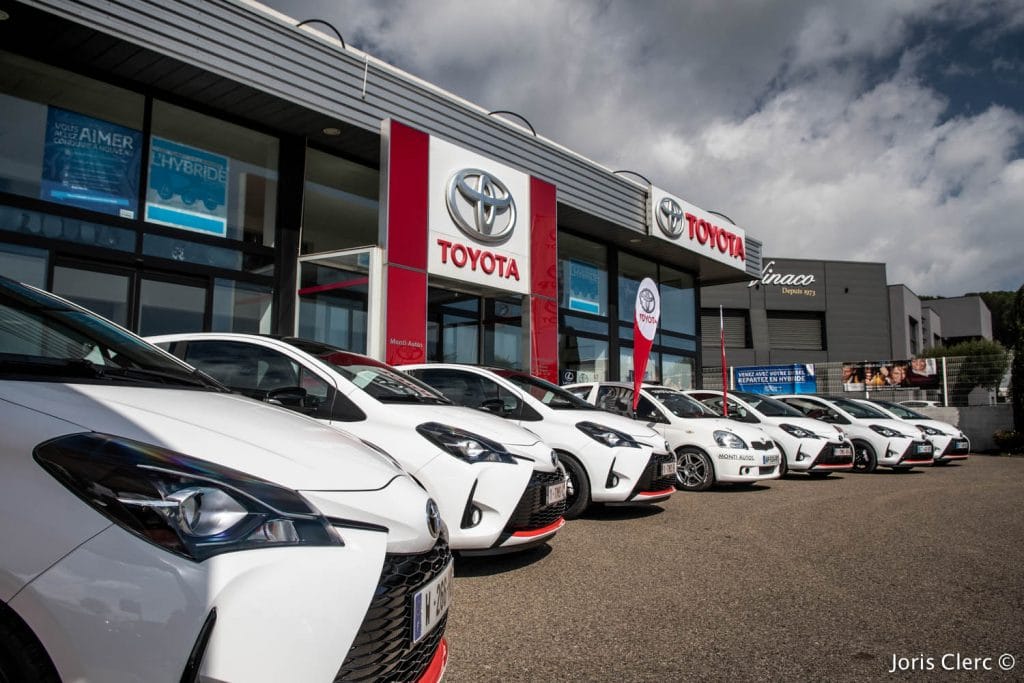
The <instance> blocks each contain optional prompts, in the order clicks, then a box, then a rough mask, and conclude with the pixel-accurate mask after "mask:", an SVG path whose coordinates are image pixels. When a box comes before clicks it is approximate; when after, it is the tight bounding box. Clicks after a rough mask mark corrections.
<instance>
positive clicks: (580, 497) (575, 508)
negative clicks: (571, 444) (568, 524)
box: [558, 453, 590, 519]
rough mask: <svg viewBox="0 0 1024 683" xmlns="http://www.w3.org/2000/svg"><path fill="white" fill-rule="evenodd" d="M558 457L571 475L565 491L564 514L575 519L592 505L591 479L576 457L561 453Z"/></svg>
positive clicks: (567, 517)
mask: <svg viewBox="0 0 1024 683" xmlns="http://www.w3.org/2000/svg"><path fill="white" fill-rule="evenodd" d="M558 459H559V461H560V462H561V463H562V466H563V467H564V468H565V473H566V474H567V475H568V476H569V482H568V485H567V486H566V492H565V512H563V513H562V516H563V517H565V518H566V519H575V518H577V517H579V516H580V515H582V514H583V513H584V512H586V510H587V508H588V507H590V479H589V478H588V477H587V471H586V470H585V469H584V468H583V465H581V464H580V463H579V461H578V460H576V458H573V457H572V456H568V455H565V454H564V453H559V454H558Z"/></svg>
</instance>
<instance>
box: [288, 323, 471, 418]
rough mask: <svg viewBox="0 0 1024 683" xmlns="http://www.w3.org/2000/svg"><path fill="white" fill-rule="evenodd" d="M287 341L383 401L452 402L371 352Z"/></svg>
mask: <svg viewBox="0 0 1024 683" xmlns="http://www.w3.org/2000/svg"><path fill="white" fill-rule="evenodd" d="M285 341H287V342H288V343H289V344H291V345H292V346H294V347H296V348H298V349H300V350H302V351H305V352H306V353H308V354H310V355H311V356H316V357H317V358H318V359H319V360H321V361H322V362H324V363H326V364H327V365H330V366H331V368H332V369H334V371H335V372H337V373H338V374H339V375H341V376H342V377H345V378H346V379H348V380H349V381H351V382H352V383H353V384H355V385H356V386H357V387H359V388H360V389H362V390H363V391H365V392H366V393H367V394H369V395H370V396H372V397H373V398H375V399H377V400H378V401H380V402H381V403H435V404H449V403H451V401H449V400H448V399H446V398H445V397H444V396H442V395H441V394H439V393H438V392H436V391H434V390H433V389H431V388H430V387H428V386H427V385H426V384H423V383H422V382H420V381H419V380H418V379H415V378H413V377H411V376H410V375H407V374H405V373H404V372H402V371H400V370H396V369H395V368H393V367H391V366H390V365H388V364H386V363H381V362H380V361H379V360H374V359H373V358H370V357H369V356H364V355H362V354H359V353H352V352H351V351H342V350H341V349H338V348H335V347H333V346H328V345H327V344H320V343H317V342H311V341H308V340H303V339H286V340H285Z"/></svg>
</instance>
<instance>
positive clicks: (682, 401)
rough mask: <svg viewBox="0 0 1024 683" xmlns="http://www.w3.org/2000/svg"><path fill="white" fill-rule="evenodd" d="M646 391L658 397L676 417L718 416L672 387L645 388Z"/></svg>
mask: <svg viewBox="0 0 1024 683" xmlns="http://www.w3.org/2000/svg"><path fill="white" fill-rule="evenodd" d="M647 393H648V394H650V395H651V396H653V397H654V398H656V399H658V401H659V402H660V403H661V405H663V406H665V408H666V410H668V411H669V412H670V413H672V414H673V415H675V416H676V417H686V418H694V417H720V415H718V414H717V413H715V411H713V410H711V408H709V407H707V406H706V405H704V404H703V403H701V402H700V401H698V400H696V399H694V398H691V397H689V396H687V395H686V394H681V393H679V392H678V391H675V390H673V389H647Z"/></svg>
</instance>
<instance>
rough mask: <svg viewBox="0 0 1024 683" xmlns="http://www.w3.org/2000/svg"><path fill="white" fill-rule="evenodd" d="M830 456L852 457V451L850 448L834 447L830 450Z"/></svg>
mask: <svg viewBox="0 0 1024 683" xmlns="http://www.w3.org/2000/svg"><path fill="white" fill-rule="evenodd" d="M832 455H837V456H839V457H847V456H850V457H852V456H853V449H852V448H850V447H849V446H836V447H835V448H833V449H832Z"/></svg>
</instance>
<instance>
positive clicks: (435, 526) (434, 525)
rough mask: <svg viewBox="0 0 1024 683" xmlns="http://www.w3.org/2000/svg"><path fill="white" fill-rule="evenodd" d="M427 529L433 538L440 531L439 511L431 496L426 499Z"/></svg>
mask: <svg viewBox="0 0 1024 683" xmlns="http://www.w3.org/2000/svg"><path fill="white" fill-rule="evenodd" d="M427 531H429V532H430V535H431V536H432V537H433V538H437V535H438V534H439V533H441V511H440V510H438V509H437V503H435V502H434V499H433V498H431V499H430V500H428V501H427Z"/></svg>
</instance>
